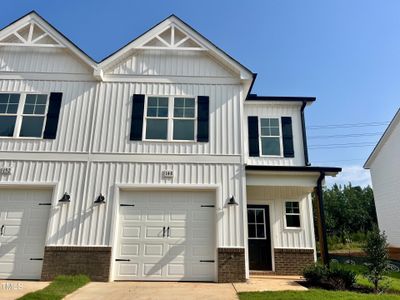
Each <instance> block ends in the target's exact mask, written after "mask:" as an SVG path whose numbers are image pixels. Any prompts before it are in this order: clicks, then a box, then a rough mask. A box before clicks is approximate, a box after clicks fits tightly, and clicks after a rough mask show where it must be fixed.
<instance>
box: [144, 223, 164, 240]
mask: <svg viewBox="0 0 400 300" xmlns="http://www.w3.org/2000/svg"><path fill="white" fill-rule="evenodd" d="M145 238H147V239H151V238H153V239H154V238H155V239H163V238H164V237H163V226H146V236H145Z"/></svg>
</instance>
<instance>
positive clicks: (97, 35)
mask: <svg viewBox="0 0 400 300" xmlns="http://www.w3.org/2000/svg"><path fill="white" fill-rule="evenodd" d="M32 9H34V10H37V12H38V13H39V14H41V15H42V16H43V17H44V18H45V19H47V20H48V21H49V22H50V23H51V24H53V25H54V26H55V27H56V28H58V29H59V30H60V31H61V32H63V33H64V34H65V35H66V36H67V37H69V38H70V39H71V40H72V41H73V42H75V43H76V44H77V45H78V46H79V47H80V48H82V49H83V50H84V51H85V52H87V53H88V54H89V55H90V56H92V57H93V58H94V59H97V60H100V59H102V58H104V57H105V56H107V55H108V54H110V53H111V52H113V51H115V50H116V49H118V48H119V47H121V46H122V45H124V44H126V43H127V42H129V41H130V40H132V39H133V38H134V37H136V36H138V35H140V34H141V33H143V32H144V31H146V30H147V29H148V28H150V27H151V26H153V25H154V24H156V23H158V22H159V21H160V20H162V19H164V18H165V17H167V16H168V15H170V14H172V13H174V14H176V15H177V16H179V17H180V18H182V19H183V20H184V21H186V22H187V23H189V24H190V25H191V26H193V27H194V28H195V29H197V30H198V31H199V32H200V33H202V34H203V35H204V36H206V37H207V38H209V39H210V40H211V41H213V42H214V43H215V44H216V45H218V46H219V47H220V48H222V49H224V50H225V51H226V52H228V53H229V54H230V55H231V56H233V57H235V58H236V59H237V60H239V61H240V62H241V63H243V64H244V65H246V66H247V67H248V68H250V69H251V70H252V71H253V72H256V73H258V78H257V81H256V84H255V86H254V88H253V92H256V93H258V94H260V95H287V96H298V95H300V96H316V97H317V102H316V103H314V104H313V105H312V106H311V107H309V108H308V109H307V111H306V118H307V125H308V136H309V145H310V146H316V147H317V148H314V149H310V159H311V162H312V163H313V164H314V165H333V166H342V167H343V168H344V172H343V175H342V176H340V177H338V178H336V179H334V180H330V181H329V183H332V182H339V183H344V182H347V181H352V183H353V184H354V185H357V184H361V185H365V184H368V183H369V175H368V172H367V173H366V172H364V171H363V170H362V165H363V163H364V162H365V160H366V158H367V157H368V155H369V153H370V152H371V150H372V148H373V146H372V145H373V144H375V143H376V142H377V140H378V139H379V135H380V133H382V132H383V131H384V129H385V127H386V124H384V123H381V122H388V121H390V120H391V119H392V117H393V116H394V114H395V112H396V111H397V109H398V108H399V105H400V82H399V79H400V37H399V28H400V17H399V15H400V1H398V0H385V1H370V0H352V1H349V0H334V1H320V0H313V1H311V0H302V1H295V0H291V1H289V0H274V1H271V0H262V1H255V0H253V1H233V0H229V1H225V0H224V1H216V0H214V1H208V0H202V1H187V0H186V1H180V0H168V1H167V0H159V1H152V0H146V1H129V0H113V1H100V0H97V1H93V0H85V1H76V0H69V1H58V0H53V1H45V0H40V1H37V0H18V1H16V0H12V1H9V0H2V1H1V10H0V26H1V27H3V26H5V25H7V24H8V23H10V22H12V21H13V20H15V19H16V18H19V17H20V16H22V15H23V14H25V13H27V12H29V11H30V10H32ZM374 122H379V123H375V124H371V123H374ZM360 123H363V124H361V125H357V127H354V126H341V125H340V126H337V125H338V124H360ZM325 125H335V126H334V127H335V128H326V127H313V126H325ZM366 125H368V126H366ZM370 125H376V126H370ZM348 134H353V135H354V134H356V135H357V136H348ZM338 135H339V136H338ZM343 135H345V137H343ZM327 136H328V137H327ZM349 143H352V144H349ZM332 144H334V145H332ZM321 145H322V146H324V147H325V149H324V148H320V147H321Z"/></svg>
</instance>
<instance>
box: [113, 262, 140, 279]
mask: <svg viewBox="0 0 400 300" xmlns="http://www.w3.org/2000/svg"><path fill="white" fill-rule="evenodd" d="M138 271H139V264H137V263H126V262H121V263H119V268H118V271H117V274H119V275H120V276H129V277H131V276H136V277H137V276H138Z"/></svg>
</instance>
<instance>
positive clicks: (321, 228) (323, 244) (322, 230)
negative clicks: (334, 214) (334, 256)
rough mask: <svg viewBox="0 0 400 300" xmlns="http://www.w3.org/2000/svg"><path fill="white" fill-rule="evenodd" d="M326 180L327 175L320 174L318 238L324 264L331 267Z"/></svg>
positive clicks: (317, 191) (318, 181) (317, 188)
mask: <svg viewBox="0 0 400 300" xmlns="http://www.w3.org/2000/svg"><path fill="white" fill-rule="evenodd" d="M324 179H325V173H324V172H320V175H319V177H318V180H317V187H316V195H317V201H318V206H317V214H318V237H319V248H320V252H321V259H322V263H323V264H324V265H325V266H327V267H329V252H328V240H327V237H326V225H325V212H324V194H323V190H322V182H323V181H324Z"/></svg>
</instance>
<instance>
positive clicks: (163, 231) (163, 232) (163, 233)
mask: <svg viewBox="0 0 400 300" xmlns="http://www.w3.org/2000/svg"><path fill="white" fill-rule="evenodd" d="M162 237H165V226H164V227H163V228H162Z"/></svg>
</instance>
